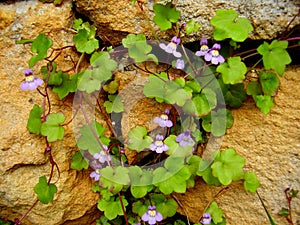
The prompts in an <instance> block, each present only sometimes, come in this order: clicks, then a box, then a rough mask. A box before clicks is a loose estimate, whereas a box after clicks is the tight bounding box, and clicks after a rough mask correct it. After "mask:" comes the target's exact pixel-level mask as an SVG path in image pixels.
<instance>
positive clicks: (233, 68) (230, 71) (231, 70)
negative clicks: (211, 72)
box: [217, 56, 247, 84]
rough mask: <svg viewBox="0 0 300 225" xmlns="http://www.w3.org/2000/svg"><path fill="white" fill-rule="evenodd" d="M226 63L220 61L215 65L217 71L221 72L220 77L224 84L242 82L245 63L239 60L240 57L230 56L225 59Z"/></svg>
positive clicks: (245, 70) (245, 69)
mask: <svg viewBox="0 0 300 225" xmlns="http://www.w3.org/2000/svg"><path fill="white" fill-rule="evenodd" d="M227 62H228V63H226V62H225V63H221V64H220V65H219V66H218V67H217V72H219V73H221V74H222V78H223V81H224V83H225V84H236V83H240V82H242V80H244V79H245V74H246V72H247V67H246V65H245V63H243V62H242V61H241V58H240V57H239V56H238V57H230V58H228V60H227Z"/></svg>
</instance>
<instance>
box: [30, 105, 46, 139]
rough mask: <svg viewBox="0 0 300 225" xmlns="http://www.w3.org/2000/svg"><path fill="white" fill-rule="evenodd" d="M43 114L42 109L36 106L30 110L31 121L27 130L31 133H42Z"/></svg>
mask: <svg viewBox="0 0 300 225" xmlns="http://www.w3.org/2000/svg"><path fill="white" fill-rule="evenodd" d="M42 113H43V109H42V107H40V106H38V105H36V104H35V105H34V106H33V108H32V109H31V110H30V113H29V119H28V122H27V129H28V130H29V132H30V133H33V134H39V133H40V131H41V125H42V120H41V116H42Z"/></svg>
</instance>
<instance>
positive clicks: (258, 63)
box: [251, 58, 262, 69]
mask: <svg viewBox="0 0 300 225" xmlns="http://www.w3.org/2000/svg"><path fill="white" fill-rule="evenodd" d="M261 61H262V58H261V59H260V60H258V61H257V62H256V63H255V64H254V65H253V66H252V67H251V68H252V69H254V68H255V67H256V66H257V65H258V64H259V63H260V62H261Z"/></svg>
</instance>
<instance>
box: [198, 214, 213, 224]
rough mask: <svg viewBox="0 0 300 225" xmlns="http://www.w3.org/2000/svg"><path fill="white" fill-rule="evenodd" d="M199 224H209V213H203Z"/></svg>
mask: <svg viewBox="0 0 300 225" xmlns="http://www.w3.org/2000/svg"><path fill="white" fill-rule="evenodd" d="M200 222H201V223H202V224H210V223H211V216H210V214H209V213H204V214H203V216H202V219H201V221H200Z"/></svg>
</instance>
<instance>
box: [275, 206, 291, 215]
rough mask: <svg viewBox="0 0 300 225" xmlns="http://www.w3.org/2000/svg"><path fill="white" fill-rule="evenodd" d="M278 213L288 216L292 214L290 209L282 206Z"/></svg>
mask: <svg viewBox="0 0 300 225" xmlns="http://www.w3.org/2000/svg"><path fill="white" fill-rule="evenodd" d="M278 215H280V216H284V217H288V216H289V215H290V212H289V209H287V208H281V210H280V211H279V212H278Z"/></svg>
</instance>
